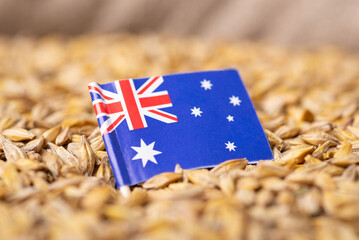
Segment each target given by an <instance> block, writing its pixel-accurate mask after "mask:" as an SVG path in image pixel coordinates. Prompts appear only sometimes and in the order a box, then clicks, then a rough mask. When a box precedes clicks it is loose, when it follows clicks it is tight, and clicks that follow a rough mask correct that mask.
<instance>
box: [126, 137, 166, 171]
mask: <svg viewBox="0 0 359 240" xmlns="http://www.w3.org/2000/svg"><path fill="white" fill-rule="evenodd" d="M154 146H155V142H153V143H151V144H149V145H146V143H145V142H144V141H143V140H142V139H141V147H131V148H132V149H133V150H135V151H136V152H137V154H136V156H134V157H133V158H132V160H137V159H142V166H143V167H145V166H146V164H147V162H148V161H151V162H153V163H155V164H157V161H156V159H155V157H154V156H155V155H158V154H161V153H162V152H159V151H156V150H154V149H153V147H154Z"/></svg>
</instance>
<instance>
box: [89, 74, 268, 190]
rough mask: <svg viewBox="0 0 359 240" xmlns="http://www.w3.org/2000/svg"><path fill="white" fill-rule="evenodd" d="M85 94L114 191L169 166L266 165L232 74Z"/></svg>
mask: <svg viewBox="0 0 359 240" xmlns="http://www.w3.org/2000/svg"><path fill="white" fill-rule="evenodd" d="M89 91H90V95H91V98H92V102H93V106H94V109H95V113H96V116H97V120H98V123H99V126H100V130H101V133H102V136H103V140H104V142H105V145H106V149H107V153H108V156H109V159H110V162H111V166H112V170H113V172H114V175H115V178H116V181H117V184H118V185H119V186H123V185H133V184H137V183H140V182H143V181H145V180H147V179H149V178H150V177H152V176H154V175H156V174H158V173H161V172H172V171H174V169H175V166H176V164H177V163H178V164H180V166H181V167H182V168H184V169H195V168H203V167H213V166H215V165H217V164H219V163H221V162H223V161H226V160H229V159H235V158H247V159H248V161H249V162H250V163H255V162H257V161H258V160H266V159H272V158H273V156H272V152H271V149H270V147H269V144H268V142H267V138H266V136H265V134H264V132H263V129H262V127H261V124H260V122H259V120H258V117H257V115H256V112H255V110H254V107H253V104H252V102H251V100H250V98H249V96H248V93H247V91H246V89H245V86H244V84H243V83H242V81H241V79H240V77H239V75H238V72H237V71H236V70H220V71H206V72H193V73H181V74H172V75H165V76H156V77H150V78H140V79H125V80H120V81H115V82H111V83H106V84H101V85H100V84H97V83H90V84H89Z"/></svg>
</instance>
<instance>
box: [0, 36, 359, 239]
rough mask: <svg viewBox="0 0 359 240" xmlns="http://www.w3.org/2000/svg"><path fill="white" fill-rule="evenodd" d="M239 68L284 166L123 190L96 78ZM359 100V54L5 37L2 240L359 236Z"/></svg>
mask: <svg viewBox="0 0 359 240" xmlns="http://www.w3.org/2000/svg"><path fill="white" fill-rule="evenodd" d="M227 67H235V68H238V69H239V71H240V73H241V75H242V78H243V79H244V81H245V83H246V85H247V87H248V90H249V93H250V95H251V97H252V99H253V101H254V103H255V106H256V109H257V112H258V115H259V117H260V120H261V122H262V124H263V126H264V128H265V129H266V134H267V137H268V139H269V141H270V144H271V146H272V148H273V153H274V156H275V160H274V161H265V162H264V161H263V162H260V163H258V165H257V166H252V165H247V161H246V160H244V159H239V160H232V161H228V162H225V163H223V164H221V165H219V166H218V167H216V168H214V169H211V170H207V169H203V170H194V171H186V170H183V169H181V168H180V167H179V166H178V167H177V168H176V171H175V172H174V173H165V174H160V175H158V176H155V177H154V178H152V179H150V180H149V181H147V182H146V183H144V184H143V185H139V186H135V187H134V188H132V189H131V193H128V194H129V196H126V193H121V192H120V191H119V190H117V189H116V188H114V180H113V175H112V172H111V168H110V166H109V162H108V158H107V154H106V151H105V148H104V144H103V142H102V139H101V136H100V133H99V131H98V127H97V123H96V119H95V115H94V114H93V112H92V106H91V101H90V97H89V94H88V92H87V83H89V82H91V81H97V82H109V81H113V80H116V79H121V78H128V77H145V76H151V75H162V74H166V73H175V72H183V71H192V70H204V69H220V68H227ZM358 92H359V57H358V56H355V55H353V54H349V53H344V52H341V51H339V50H337V49H333V48H322V49H317V50H311V51H309V50H306V51H304V50H286V49H281V48H278V47H273V46H268V45H263V44H255V43H241V44H234V43H231V44H228V43H218V42H217V43H214V42H205V41H202V40H199V39H178V38H169V37H159V36H140V37H137V36H128V35H116V36H81V37H76V38H71V39H65V38H61V37H47V38H41V39H33V38H25V37H14V38H7V37H0V134H1V136H0V159H1V160H0V216H1V217H0V239H34V240H35V239H36V240H39V239H80V240H81V239H129V238H134V239H276V240H277V239H296V240H300V239H303V240H304V239H326V240H330V239H344V240H351V239H358V238H359V181H358V180H359V108H358V106H359V94H358ZM258 151H260V149H258Z"/></svg>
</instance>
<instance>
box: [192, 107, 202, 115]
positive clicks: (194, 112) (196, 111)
mask: <svg viewBox="0 0 359 240" xmlns="http://www.w3.org/2000/svg"><path fill="white" fill-rule="evenodd" d="M191 111H192V113H191V114H193V115H194V116H195V117H197V116H200V117H201V113H202V111H201V109H200V108H196V107H193V108H192V109H191Z"/></svg>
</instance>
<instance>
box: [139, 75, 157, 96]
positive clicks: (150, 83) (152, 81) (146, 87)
mask: <svg viewBox="0 0 359 240" xmlns="http://www.w3.org/2000/svg"><path fill="white" fill-rule="evenodd" d="M158 78H159V77H155V78H153V79H152V80H151V82H149V83H148V84H147V85H146V86H145V87H144V88H142V90H141V91H140V92H139V93H138V94H142V93H144V92H145V91H146V90H147V89H148V88H149V87H151V85H152V84H153V83H154V82H156V80H157V79H158Z"/></svg>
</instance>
